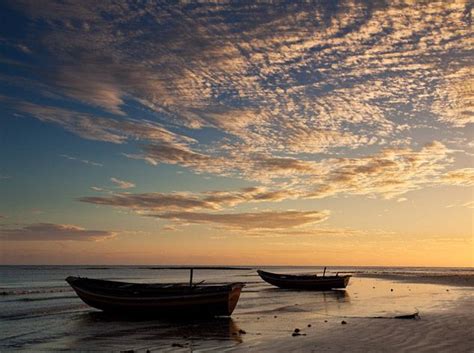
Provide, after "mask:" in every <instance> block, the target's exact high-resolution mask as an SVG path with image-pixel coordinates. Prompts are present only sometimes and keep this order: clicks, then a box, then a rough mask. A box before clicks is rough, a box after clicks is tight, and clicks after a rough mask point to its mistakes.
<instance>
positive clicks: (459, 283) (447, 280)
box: [354, 273, 474, 287]
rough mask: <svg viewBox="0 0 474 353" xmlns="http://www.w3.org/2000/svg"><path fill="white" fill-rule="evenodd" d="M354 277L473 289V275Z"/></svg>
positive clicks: (377, 275) (360, 274)
mask: <svg viewBox="0 0 474 353" xmlns="http://www.w3.org/2000/svg"><path fill="white" fill-rule="evenodd" d="M354 277H365V278H377V279H387V280H393V281H399V282H409V283H430V284H445V285H449V286H456V287H474V275H456V274H452V275H442V274H439V275H438V274H389V273H355V274H354Z"/></svg>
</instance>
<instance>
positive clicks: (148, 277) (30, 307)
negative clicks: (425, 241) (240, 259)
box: [0, 266, 474, 352]
mask: <svg viewBox="0 0 474 353" xmlns="http://www.w3.org/2000/svg"><path fill="white" fill-rule="evenodd" d="M263 269H267V270H269V271H273V272H282V273H284V272H286V273H306V272H317V273H321V272H322V267H263ZM328 271H330V273H335V272H339V273H352V274H354V275H355V276H354V277H353V278H352V279H351V283H350V285H349V286H348V288H347V290H345V291H327V292H299V291H284V290H279V289H277V288H274V287H272V286H270V285H268V284H266V283H265V282H263V281H262V280H261V279H260V277H258V275H257V274H256V272H255V270H254V269H253V268H243V269H239V270H228V269H227V270H225V269H224V270H221V269H220V270H216V269H197V270H195V271H194V278H193V281H194V283H197V282H200V281H205V283H224V282H244V283H246V287H245V288H244V290H243V292H242V294H241V297H240V300H239V303H238V305H237V308H236V310H235V311H234V313H233V315H232V317H231V318H219V319H213V320H206V321H192V320H191V321H190V320H187V321H173V320H169V319H167V320H133V321H130V320H124V319H122V318H115V317H110V316H108V315H106V314H104V313H102V312H100V311H97V310H95V309H92V308H90V307H88V306H87V305H85V304H84V303H83V302H82V301H81V300H80V299H79V298H78V297H77V296H76V294H75V293H74V292H73V291H72V289H71V288H70V287H69V286H68V284H67V283H66V282H65V281H64V279H65V278H66V277H68V276H71V275H72V276H82V277H90V278H101V279H110V280H119V281H126V282H137V283H151V282H167V283H168V282H173V283H174V282H188V281H189V271H188V270H183V269H164V268H163V267H162V266H161V267H160V266H0V294H1V295H0V301H1V303H0V307H1V310H0V321H1V328H0V351H2V352H3V351H7V350H8V351H10V350H17V351H36V352H38V351H57V350H66V351H67V350H70V351H124V350H131V349H133V350H135V351H144V352H145V351H147V350H150V351H154V350H155V351H157V350H159V351H163V350H165V351H166V350H170V351H173V350H176V349H184V350H186V351H199V350H204V351H209V350H216V351H222V350H227V349H233V348H236V347H238V346H239V345H242V344H244V343H245V342H246V341H248V342H250V343H251V342H252V340H262V339H264V336H265V334H266V333H268V332H270V331H271V333H272V334H273V335H274V334H275V332H277V333H278V332H281V333H282V334H286V333H287V331H288V332H291V330H292V329H293V328H294V327H297V326H298V325H300V326H301V325H302V324H301V322H305V323H306V322H314V321H315V320H316V321H318V320H319V321H321V322H324V321H322V320H323V319H324V320H326V321H328V320H339V319H340V318H347V317H349V318H350V317H354V318H356V317H371V316H376V315H382V316H383V315H386V316H390V315H394V314H405V313H412V312H415V311H422V312H427V311H430V310H435V309H439V308H441V307H442V306H443V304H445V303H446V302H448V301H453V300H456V298H457V297H461V296H465V295H467V294H468V295H472V289H471V288H469V289H465V288H462V287H460V288H459V289H456V288H454V289H453V288H451V287H449V288H450V289H448V286H446V285H441V284H428V283H416V282H417V281H416V278H417V277H422V276H430V275H443V276H448V277H449V276H462V275H469V276H472V275H474V270H473V269H472V268H410V267H403V268H402V267H397V268H389V267H331V268H330V269H328ZM367 274H368V275H370V274H375V275H380V276H381V277H380V278H367V277H364V276H363V275H367ZM384 275H391V276H394V275H400V276H409V277H410V278H412V280H411V281H410V280H409V281H394V280H391V279H390V280H389V279H384V278H383V276H384ZM410 282H412V283H410ZM427 298H428V299H427ZM279 317H280V319H279ZM319 321H318V322H319ZM242 332H245V333H242ZM259 336H260V337H259Z"/></svg>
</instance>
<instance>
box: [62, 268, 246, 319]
mask: <svg viewBox="0 0 474 353" xmlns="http://www.w3.org/2000/svg"><path fill="white" fill-rule="evenodd" d="M66 280H67V282H68V283H69V284H70V285H71V287H72V288H73V289H74V291H75V292H76V293H77V295H78V296H79V298H81V299H82V301H83V302H84V303H86V304H88V305H89V306H91V307H93V308H96V309H99V310H102V311H105V312H108V313H113V314H118V315H126V316H156V317H161V316H166V317H182V316H192V317H213V316H230V315H231V314H232V312H233V311H234V309H235V306H236V305H237V302H238V300H239V297H240V293H241V290H242V288H243V286H244V285H243V284H242V283H234V284H230V285H227V286H225V287H217V286H216V288H215V290H213V288H212V287H208V288H205V289H206V290H204V291H200V290H199V288H197V287H193V288H188V289H186V288H183V289H182V290H180V291H176V290H175V291H169V290H168V291H167V290H159V291H157V293H153V291H150V290H149V291H146V292H143V293H140V292H139V291H138V292H137V291H135V292H130V293H127V292H124V291H122V292H119V293H113V290H110V289H107V290H104V289H102V290H101V288H96V290H94V288H91V286H86V285H84V281H85V280H87V279H85V278H77V277H76V278H71V277H69V278H68V279H66ZM81 282H82V283H81ZM104 282H105V281H104ZM81 284H82V285H81ZM134 286H135V289H136V287H137V286H139V285H134ZM139 289H140V287H138V290H139Z"/></svg>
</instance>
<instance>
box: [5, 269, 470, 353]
mask: <svg viewBox="0 0 474 353" xmlns="http://www.w3.org/2000/svg"><path fill="white" fill-rule="evenodd" d="M467 277H469V276H467ZM449 278H451V282H450V281H448V279H449ZM245 279H246V281H247V283H248V285H247V286H246V287H245V290H244V292H243V293H242V296H241V298H240V301H239V303H238V306H237V308H236V310H235V311H234V314H233V315H232V317H231V318H219V319H213V320H206V321H199V320H195V321H189V320H188V321H173V320H145V321H142V320H125V319H123V318H117V317H112V316H110V315H106V314H104V313H102V312H98V311H94V310H92V309H90V308H88V307H87V306H85V305H83V304H81V303H80V301H79V300H75V299H74V300H73V302H72V303H71V304H70V305H69V306H68V309H67V311H62V312H61V314H58V315H51V318H49V317H48V316H44V315H43V316H41V317H40V318H38V319H35V318H34V317H29V318H28V319H25V320H24V324H22V325H27V327H28V329H27V331H28V332H26V331H25V337H26V336H27V335H30V337H28V340H27V341H25V340H22V338H21V337H16V335H18V327H19V326H18V324H19V323H21V322H22V321H19V322H18V321H17V324H16V325H17V326H11V327H9V326H8V325H9V322H4V323H3V325H4V328H6V330H4V333H3V335H7V337H6V338H5V339H4V340H3V341H2V340H0V341H1V342H0V343H3V348H5V347H8V349H5V351H15V350H18V351H37V352H41V351H57V350H65V351H91V352H92V351H96V352H99V351H100V352H101V351H114V352H118V351H134V352H146V351H150V352H158V351H159V352H209V351H215V352H224V351H237V352H247V351H251V352H289V351H298V352H473V351H474V350H473V349H474V333H473V330H472V327H474V315H473V314H474V296H473V294H474V287H473V286H472V283H473V282H472V277H471V278H468V279H467V280H463V281H460V280H459V278H458V276H441V275H430V276H427V275H421V276H420V275H416V276H414V275H413V274H408V275H404V274H396V275H394V274H380V273H379V274H371V275H370V276H369V275H367V274H357V275H356V276H354V277H353V278H352V279H351V283H350V285H349V287H348V288H347V290H346V291H327V292H302V291H290V290H280V289H277V288H274V287H272V286H270V285H268V284H266V283H264V282H263V281H261V280H260V278H259V277H258V276H257V275H256V274H255V275H254V274H252V273H250V274H246V275H245ZM461 283H467V285H461ZM72 304H74V305H72ZM49 305H51V304H49ZM415 312H418V313H419V316H420V319H419V320H412V319H409V320H406V319H405V320H402V319H394V318H393V317H395V316H398V315H406V314H413V313H415ZM35 320H37V321H35ZM343 321H344V322H345V324H342V322H343ZM10 322H11V323H13V322H14V320H13V321H10ZM20 328H21V327H20ZM295 329H298V332H296V333H295ZM33 331H35V332H33ZM23 342H28V343H23ZM2 351H3V349H2Z"/></svg>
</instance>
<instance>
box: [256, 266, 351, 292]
mask: <svg viewBox="0 0 474 353" xmlns="http://www.w3.org/2000/svg"><path fill="white" fill-rule="evenodd" d="M257 272H258V274H259V275H260V277H261V278H262V279H263V280H264V281H265V282H268V283H270V284H272V285H274V286H277V287H279V288H284V289H300V290H331V289H337V288H346V287H347V285H348V284H349V279H350V277H351V276H350V275H345V276H339V275H337V274H336V276H325V275H323V276H317V275H289V274H277V273H272V272H267V271H262V270H258V271H257Z"/></svg>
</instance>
